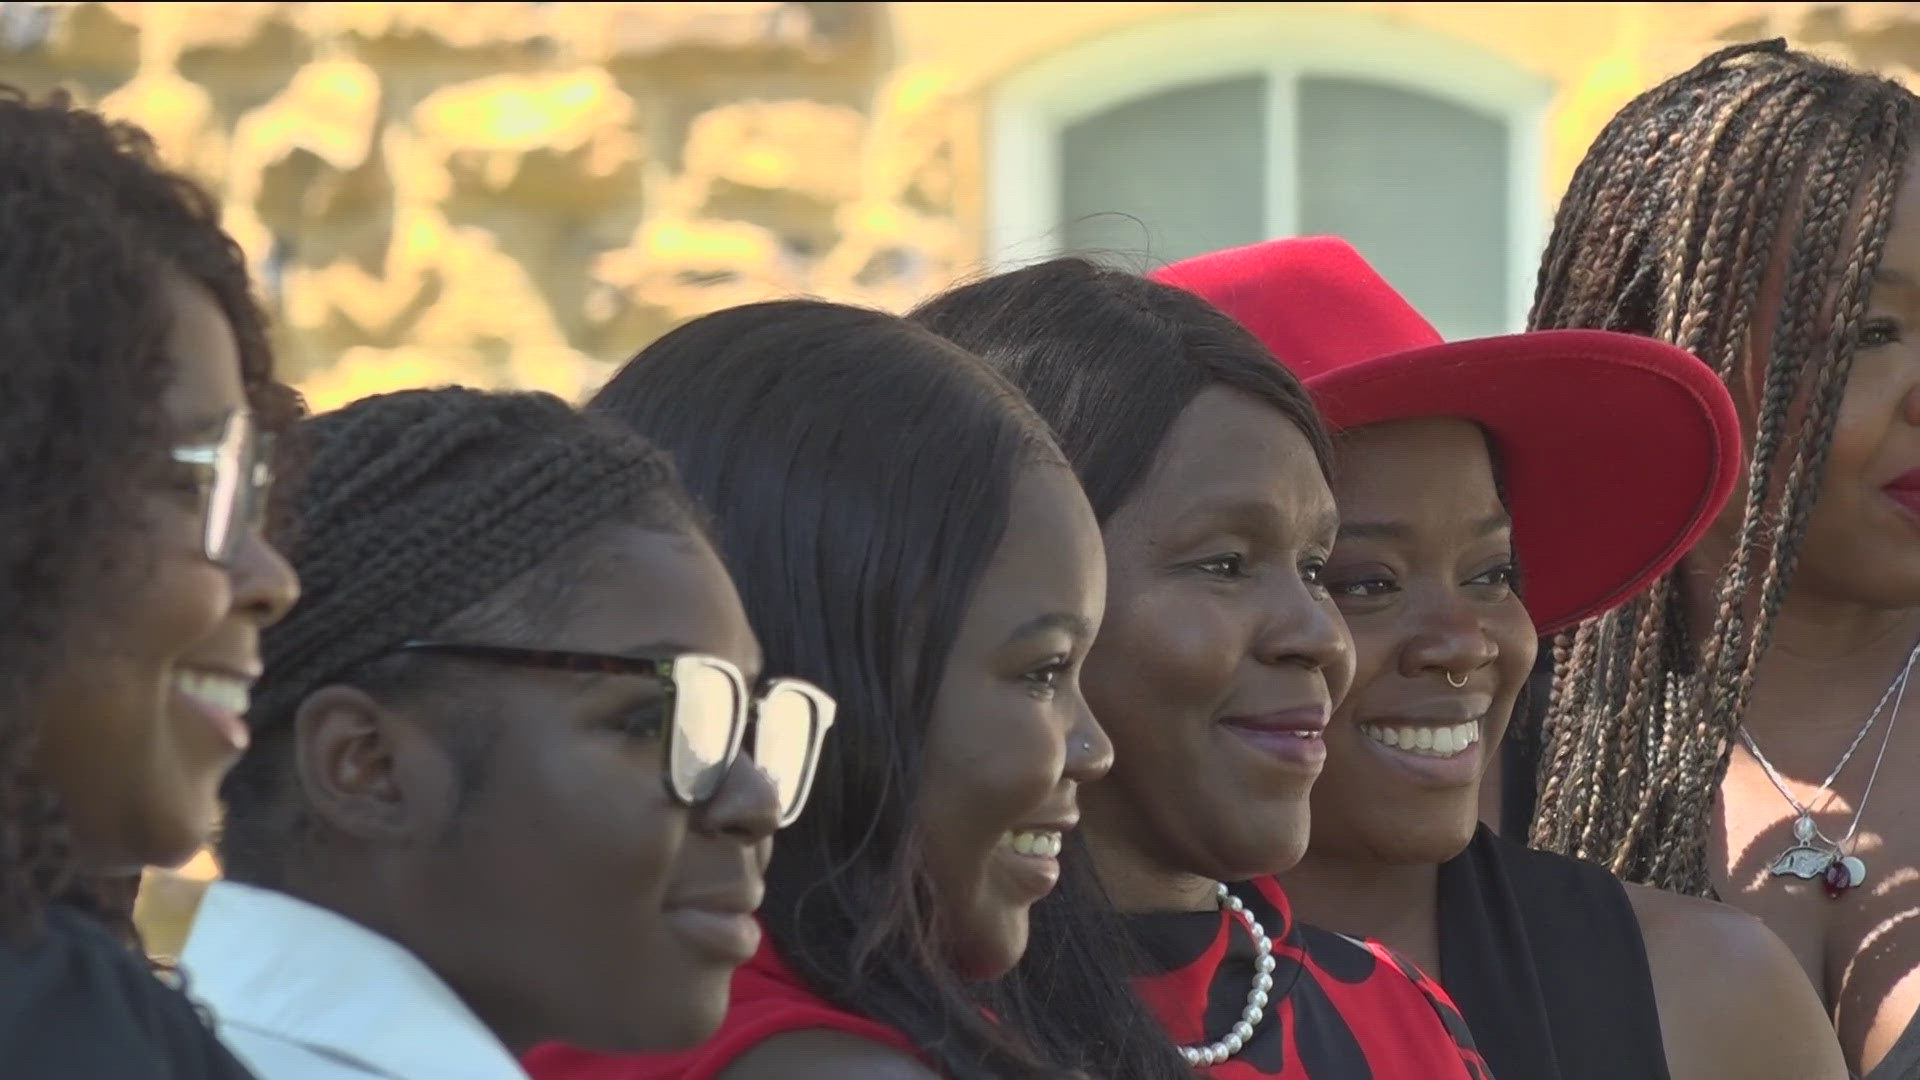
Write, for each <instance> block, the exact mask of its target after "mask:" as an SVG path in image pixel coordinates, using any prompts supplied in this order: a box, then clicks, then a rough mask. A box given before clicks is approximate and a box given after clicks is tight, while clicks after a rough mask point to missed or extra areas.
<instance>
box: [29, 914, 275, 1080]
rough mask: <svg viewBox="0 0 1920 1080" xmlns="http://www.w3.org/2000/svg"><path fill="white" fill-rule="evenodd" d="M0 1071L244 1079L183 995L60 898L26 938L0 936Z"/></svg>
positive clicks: (83, 1077)
mask: <svg viewBox="0 0 1920 1080" xmlns="http://www.w3.org/2000/svg"><path fill="white" fill-rule="evenodd" d="M0 1076H5V1077H6V1078H7V1080H109V1078H111V1080H251V1075H250V1074H249V1073H248V1072H247V1070H246V1069H245V1068H244V1067H242V1066H241V1064H240V1063H239V1062H238V1061H237V1060H235V1059H234V1057H233V1055H232V1054H231V1053H229V1052H228V1051H227V1049H226V1047H224V1046H222V1045H221V1044H220V1041H219V1040H218V1039H216V1038H215V1037H214V1034H213V1032H212V1030H211V1029H209V1028H208V1027H207V1025H206V1023H205V1022H204V1021H202V1020H201V1018H200V1014H199V1012H198V1011H197V1010H196V1009H195V1008H194V1007H193V1003H192V1002H190V1001H189V1000H188V999H187V997H186V995H184V994H182V993H180V992H179V991H177V990H174V989H172V988H170V987H168V986H166V985H164V984H162V983H161V982H160V980H159V979H157V978H155V977H154V976H153V973H152V972H151V971H149V970H148V968H147V966H146V965H145V964H144V963H142V962H141V961H140V959H139V958H138V957H137V956H135V955H134V954H133V953H132V952H130V951H129V950H128V949H127V948H126V947H125V946H123V945H121V944H120V943H119V942H118V941H115V940H114V939H113V937H112V935H110V934H108V933H107V931H106V929H105V928H104V927H102V926H100V925H99V924H98V923H96V922H95V921H94V920H93V919H92V918H91V917H89V916H87V915H85V914H82V913H81V912H79V911H76V910H73V909H71V908H68V907H66V906H64V905H61V904H55V905H53V906H52V907H50V908H49V909H48V910H47V913H46V927H45V930H44V932H42V933H40V934H38V935H36V936H34V938H33V939H32V940H30V941H24V942H16V943H6V944H0Z"/></svg>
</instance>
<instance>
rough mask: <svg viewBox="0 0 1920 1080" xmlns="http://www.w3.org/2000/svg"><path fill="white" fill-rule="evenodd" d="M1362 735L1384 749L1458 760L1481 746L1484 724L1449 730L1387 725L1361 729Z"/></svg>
mask: <svg viewBox="0 0 1920 1080" xmlns="http://www.w3.org/2000/svg"><path fill="white" fill-rule="evenodd" d="M1357 726H1358V727H1359V729H1360V734H1362V735H1365V736H1366V737H1367V738H1369V739H1372V740H1373V741H1374V742H1377V743H1379V744H1380V745H1382V746H1390V747H1392V748H1393V749H1395V750H1399V751H1401V752H1403V753H1408V754H1413V755H1414V756H1416V757H1430V758H1451V757H1458V756H1460V755H1461V754H1464V753H1466V752H1467V751H1468V750H1471V749H1473V748H1474V747H1475V746H1478V745H1479V743H1480V721H1478V720H1469V721H1467V722H1466V723H1464V724H1451V725H1448V726H1445V727H1432V726H1409V725H1398V724H1394V725H1387V724H1360V725H1357Z"/></svg>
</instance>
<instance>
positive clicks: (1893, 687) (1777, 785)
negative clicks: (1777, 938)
mask: <svg viewBox="0 0 1920 1080" xmlns="http://www.w3.org/2000/svg"><path fill="white" fill-rule="evenodd" d="M1916 660H1920V644H1916V645H1915V646H1914V647H1913V651H1912V652H1911V653H1908V654H1907V663H1906V666H1905V667H1903V668H1901V669H1900V674H1899V675H1896V676H1895V677H1894V680H1893V682H1892V683H1890V684H1889V685H1888V686H1887V692H1886V693H1884V694H1882V695H1880V703H1879V704H1878V705H1875V706H1874V707H1873V712H1871V713H1869V714H1868V715H1867V720H1866V723H1864V724H1861V725H1860V731H1859V732H1858V733H1857V734H1855V735H1854V737H1853V741H1852V742H1851V743H1848V744H1847V752H1846V753H1844V754H1841V755H1840V763H1839V764H1837V765H1835V766H1834V767H1833V771H1832V772H1829V773H1828V774H1827V778H1826V779H1825V780H1822V781H1821V782H1820V788H1819V790H1818V791H1817V792H1816V793H1815V794H1814V797H1813V798H1812V799H1811V800H1810V801H1808V802H1807V803H1805V804H1802V803H1801V802H1800V800H1798V799H1796V798H1794V797H1793V793H1792V792H1791V791H1789V790H1788V789H1787V782H1786V781H1785V780H1784V779H1782V778H1781V776H1780V772H1779V770H1777V769H1775V768H1774V767H1773V762H1771V761H1768V760H1767V755H1765V754H1763V753H1761V752H1760V744H1759V743H1757V742H1755V741H1754V739H1753V735H1752V733H1751V732H1749V731H1748V730H1747V729H1746V728H1745V727H1744V726H1743V727H1742V728H1741V729H1740V739H1741V741H1742V742H1744V743H1745V744H1746V747H1747V751H1748V752H1749V753H1751V754H1752V755H1753V759H1754V760H1755V761H1757V762H1759V763H1760V768H1761V769H1762V770H1764V771H1765V772H1766V774H1767V779H1768V780H1771V781H1772V782H1773V786H1774V789H1775V790H1777V791H1779V792H1780V797H1781V798H1783V799H1785V800H1787V805H1788V806H1791V807H1793V810H1794V814H1795V817H1794V819H1793V841H1794V842H1793V846H1792V847H1789V848H1787V850H1785V851H1783V852H1781V853H1780V855H1779V857H1777V858H1775V859H1774V860H1773V862H1772V863H1771V864H1769V865H1768V866H1767V872H1768V873H1770V874H1772V875H1773V876H1774V877H1797V878H1800V879H1801V880H1803V881H1811V880H1813V879H1814V878H1819V879H1821V886H1822V887H1823V888H1824V889H1825V890H1826V893H1827V895H1828V896H1831V897H1835V898H1838V897H1840V896H1841V895H1842V894H1844V893H1845V892H1846V891H1847V890H1848V889H1851V888H1853V887H1855V886H1857V885H1859V884H1860V883H1861V882H1863V881H1865V880H1867V864H1866V863H1864V862H1862V861H1861V860H1860V857H1859V856H1857V855H1854V854H1853V853H1852V850H1851V847H1852V844H1853V841H1854V837H1855V836H1856V835H1858V834H1859V832H1860V817H1861V815H1862V814H1865V813H1866V812H1867V799H1868V797H1869V796H1871V795H1872V794H1873V784H1874V781H1875V780H1878V779H1879V778H1880V763H1881V761H1883V760H1885V758H1886V756H1887V744H1888V743H1889V742H1891V741H1892V740H1893V725H1894V722H1895V721H1896V720H1898V719H1899V716H1900V706H1901V704H1902V703H1903V702H1904V701H1906V698H1907V680H1908V679H1909V678H1911V677H1912V675H1913V665H1914V662H1915V661H1916ZM1888 701H1892V702H1893V712H1892V713H1890V714H1888V716H1887V730H1886V734H1884V735H1882V736H1881V737H1880V752H1879V753H1878V754H1876V755H1875V756H1874V759H1873V771H1872V772H1871V773H1869V774H1867V786H1866V788H1865V789H1864V790H1862V791H1861V792H1860V802H1859V804H1858V805H1857V806H1855V807H1854V810H1853V822H1852V823H1851V824H1850V825H1848V826H1847V833H1846V835H1845V836H1842V837H1841V838H1840V839H1838V840H1835V839H1833V838H1832V837H1830V836H1828V835H1827V834H1826V833H1824V832H1822V831H1820V825H1819V823H1818V822H1816V821H1814V819H1813V812H1814V809H1815V808H1816V807H1818V806H1822V805H1824V804H1825V803H1826V802H1827V801H1828V800H1830V799H1832V798H1833V790H1832V789H1833V782H1834V781H1835V780H1837V779H1839V778H1840V771H1841V770H1842V769H1845V768H1846V767H1847V762H1848V761H1851V760H1852V759H1853V752H1854V751H1855V750H1858V749H1859V748H1860V743H1861V741H1862V740H1863V739H1865V738H1866V737H1867V732H1869V731H1871V730H1873V725H1874V722H1875V721H1877V720H1879V719H1880V714H1881V713H1883V712H1885V711H1886V708H1887V702H1888Z"/></svg>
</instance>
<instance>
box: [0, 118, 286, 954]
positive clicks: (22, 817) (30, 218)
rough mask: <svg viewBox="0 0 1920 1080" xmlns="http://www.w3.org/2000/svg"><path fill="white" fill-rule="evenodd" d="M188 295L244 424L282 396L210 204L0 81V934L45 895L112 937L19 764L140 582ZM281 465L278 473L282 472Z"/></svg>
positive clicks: (124, 136) (241, 271) (92, 125)
mask: <svg viewBox="0 0 1920 1080" xmlns="http://www.w3.org/2000/svg"><path fill="white" fill-rule="evenodd" d="M169 274H173V275H179V276H180V277H183V278H184V279H186V280H187V281H189V282H191V283H193V284H195V285H197V286H199V287H201V288H203V289H205V290H206V291H207V293H208V294H210V295H211V297H212V298H213V300H214V302H215V303H216V304H217V305H218V307H219V309H220V311H221V312H222V313H223V314H224V315H225V316H226V319H227V322H228V324H229V325H230V326H231V328H232V330H233V333H234V337H235V339H236V341H237V343H238V346H239V353H240V367H241V370H240V375H241V379H242V383H243V386H244V388H245V390H246V395H247V398H248V401H249V403H250V404H251V406H252V408H253V409H254V412H255V414H256V417H257V419H258V420H259V421H260V423H261V426H262V427H263V428H264V429H266V430H268V431H276V430H279V429H281V428H284V427H285V426H286V425H287V424H288V423H289V422H290V421H291V420H292V418H293V417H294V416H295V415H296V414H297V413H298V411H299V404H298V399H297V397H295V396H294V395H293V393H292V392H291V391H289V390H288V389H287V388H285V387H284V386H281V385H280V384H278V383H276V382H274V379H273V358H272V353H271V351H270V350H269V348H268V344H267V329H266V320H265V317H264V316H263V314H262V313H261V310H260V308H259V307H258V306H257V305H256V304H255V303H254V301H253V298H252V295H251V293H250V291H249V287H248V280H247V270H246V262H245V259H244V257H243V256H242V254H241V252H240V249H239V248H238V247H237V246H236V245H235V244H234V242H233V241H232V239H230V238H229V237H228V236H227V235H226V234H225V233H224V232H222V231H221V228H220V215H219V211H218V208H217V207H216V205H215V204H214V202H213V200H212V199H211V198H210V197H209V196H208V195H207V194H206V193H205V192H204V191H202V190H201V189H200V188H199V187H197V186H195V185H194V184H193V183H191V182H190V181H188V180H186V179H185V178H183V177H181V176H179V175H177V174H175V173H173V172H170V171H169V170H167V169H166V168H164V167H162V166H161V165H160V163H159V161H158V159H157V157H156V154H155V151H154V147H153V143H152V140H151V139H150V138H149V137H148V136H147V134H146V133H145V132H144V131H142V130H140V129H139V128H137V127H134V126H132V125H130V124H124V123H115V122H112V121H109V120H107V119H106V118H104V117H102V116H101V115H100V114H98V113H96V112H91V111H88V110H84V109H79V108H76V107H74V106H73V105H72V104H71V103H70V102H69V101H68V100H67V99H66V98H65V97H64V96H63V95H55V96H53V97H50V98H47V99H45V100H38V101H37V100H32V99H29V98H28V97H27V96H26V95H25V94H23V93H21V92H20V91H18V90H15V89H13V88H10V87H5V86H0V523H4V524H0V935H5V936H8V937H18V936H20V935H23V934H28V933H31V932H33V931H34V930H35V929H36V928H37V927H38V926H39V925H40V914H41V912H42V911H43V909H44V907H45V905H46V903H47V902H49V901H50V900H53V899H55V898H60V899H64V900H67V901H70V902H73V903H76V904H78V905H79V906H82V907H85V908H90V909H92V910H93V911H94V913H95V914H98V915H100V916H102V917H103V918H105V919H106V920H107V921H108V922H109V923H110V924H111V925H112V926H113V927H114V928H115V929H116V930H117V931H118V932H119V934H120V935H121V936H122V937H123V938H125V939H126V940H127V941H128V943H129V944H130V945H132V944H135V943H137V940H138V936H137V934H135V933H134V931H133V924H132V920H131V890H130V889H127V888H125V884H126V883H125V882H117V883H113V884H112V885H108V884H107V883H103V882H89V881H86V880H84V879H83V876H82V875H81V873H80V871H79V868H78V867H77V865H76V863H75V857H74V854H73V845H72V842H71V838H70V837H69V835H68V831H67V825H66V819H65V814H64V813H63V811H62V809H61V806H60V800H59V797H58V795H57V793H55V792H54V791H53V790H52V789H51V787H50V786H49V785H48V784H47V782H46V781H44V780H43V779H41V778H39V777H36V776H35V775H34V771H33V768H32V765H31V762H32V760H33V755H34V747H35V743H36V739H37V730H36V723H37V722H38V721H37V719H36V718H37V717H39V716H41V715H44V712H45V710H44V705H43V699H42V696H41V695H42V694H43V693H44V692H45V690H44V687H45V685H46V683H47V680H48V677H49V676H50V675H51V674H52V672H53V670H54V668H55V667H56V665H58V664H61V663H66V662H71V661H69V660H66V659H64V658H67V657H73V656H84V655H87V654H88V653H89V652H91V651H92V650H93V647H94V643H95V642H98V641H99V640H100V639H101V638H102V637H104V636H109V635H111V634H113V633H115V632H116V631H115V627H114V617H115V615H116V614H117V613H118V612H119V611H121V610H122V608H123V605H124V603H125V601H124V597H125V596H127V595H128V593H129V592H130V591H137V590H138V589H139V588H140V587H141V579H140V576H139V575H140V572H141V570H142V569H143V568H144V562H143V560H142V558H141V547H142V545H143V544H144V542H145V540H146V537H147V533H146V527H145V518H144V515H143V513H142V501H143V500H144V498H145V497H146V496H147V495H148V493H150V492H151V491H153V490H154V485H155V484H156V483H157V482H158V480H159V477H160V470H161V468H163V463H164V459H165V451H166V448H167V447H168V446H169V445H171V444H172V443H173V442H174V441H175V440H176V439H177V438H178V435H179V433H177V432H174V431H172V430H170V424H169V422H168V418H167V416H166V414H165V412H164V411H163V408H162V398H163V394H164V391H165V389H166V387H167V385H168V383H169V381H170V379H171V377H172V373H171V371H170V368H169V364H168V362H167V359H166V352H165V349H164V341H165V337H166V332H167V328H168V320H169V317H170V308H169V306H168V304H167V302H166V300H165V298H164V295H163V293H162V282H163V280H164V279H165V278H166V276H167V275H169ZM282 471H285V470H284V468H283V470H282Z"/></svg>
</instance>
